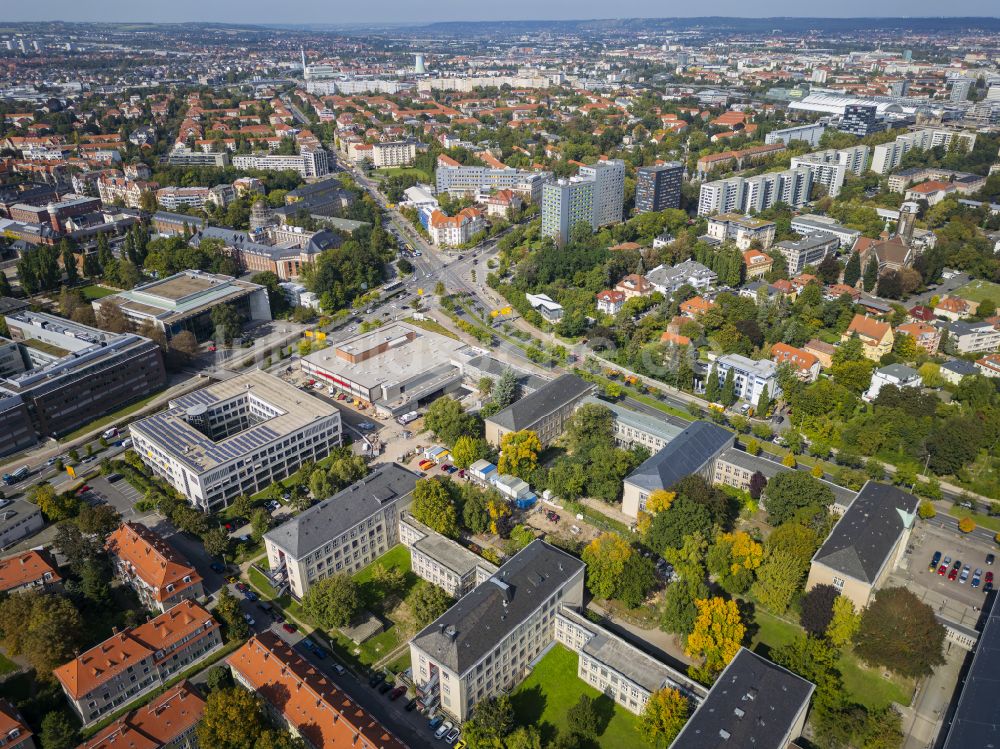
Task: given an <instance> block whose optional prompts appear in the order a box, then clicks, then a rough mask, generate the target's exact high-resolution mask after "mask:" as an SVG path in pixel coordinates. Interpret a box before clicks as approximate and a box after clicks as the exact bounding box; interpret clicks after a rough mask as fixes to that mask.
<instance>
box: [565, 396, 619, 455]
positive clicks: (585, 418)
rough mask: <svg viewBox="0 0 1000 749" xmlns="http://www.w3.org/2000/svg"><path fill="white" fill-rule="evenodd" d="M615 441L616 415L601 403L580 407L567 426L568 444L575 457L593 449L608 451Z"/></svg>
mask: <svg viewBox="0 0 1000 749" xmlns="http://www.w3.org/2000/svg"><path fill="white" fill-rule="evenodd" d="M614 440H615V417H614V413H613V412H612V411H611V409H610V408H608V407H607V406H602V405H600V404H599V403H587V404H584V405H583V406H580V408H578V409H577V410H576V411H575V412H574V413H573V416H572V417H571V418H570V420H569V423H567V425H566V444H567V445H568V446H569V450H570V452H571V453H573V454H574V455H586V454H588V453H589V452H590V451H591V450H593V449H607V448H608V447H610V446H612V445H613V444H614Z"/></svg>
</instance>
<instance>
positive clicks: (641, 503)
mask: <svg viewBox="0 0 1000 749" xmlns="http://www.w3.org/2000/svg"><path fill="white" fill-rule="evenodd" d="M735 441H736V438H735V437H734V436H733V433H732V432H730V431H729V430H727V429H723V428H722V427H720V426H717V425H716V424H713V423H711V422H710V421H696V422H694V423H692V424H691V425H689V426H687V427H685V429H684V430H683V431H682V432H681V433H680V434H678V435H677V436H676V437H674V438H673V439H672V440H671V441H670V442H669V443H668V444H667V445H666V447H664V448H663V449H662V450H660V451H659V452H658V453H655V454H654V455H652V456H651V457H649V458H648V459H647V460H645V461H644V462H643V463H642V464H641V465H640V466H639V467H638V468H636V469H635V470H634V471H632V473H630V474H629V475H628V476H627V477H626V478H625V481H624V486H623V491H622V512H624V513H625V514H626V515H628V516H629V517H631V518H636V517H638V516H639V512H640V511H642V510H645V508H646V501H647V500H648V499H649V495H650V494H652V493H653V492H655V491H656V490H658V489H669V488H670V487H671V486H673V485H674V484H676V483H677V482H678V481H680V480H681V479H682V478H684V477H685V476H690V475H691V474H698V475H700V476H702V477H703V478H704V479H705V480H706V481H711V480H712V476H713V475H714V473H715V461H716V459H717V458H718V457H719V456H720V455H721V454H722V452H723V451H724V450H726V449H728V448H730V447H732V446H733V444H734V443H735Z"/></svg>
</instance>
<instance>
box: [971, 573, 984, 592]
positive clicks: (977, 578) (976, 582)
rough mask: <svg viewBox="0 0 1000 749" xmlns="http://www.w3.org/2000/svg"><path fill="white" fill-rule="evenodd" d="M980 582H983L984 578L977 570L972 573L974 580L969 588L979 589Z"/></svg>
mask: <svg viewBox="0 0 1000 749" xmlns="http://www.w3.org/2000/svg"><path fill="white" fill-rule="evenodd" d="M980 582H982V577H981V576H980V574H979V570H976V571H975V572H973V573H972V580H971V581H970V582H969V587H972V588H978V587H979V583H980Z"/></svg>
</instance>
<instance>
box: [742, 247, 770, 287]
mask: <svg viewBox="0 0 1000 749" xmlns="http://www.w3.org/2000/svg"><path fill="white" fill-rule="evenodd" d="M743 264H744V265H745V266H746V269H747V270H746V280H747V281H752V280H754V279H757V278H763V277H764V276H766V275H767V274H768V273H770V272H771V268H773V267H774V259H773V258H772V257H771V256H770V255H768V254H767V253H765V252H761V251H760V250H744V252H743Z"/></svg>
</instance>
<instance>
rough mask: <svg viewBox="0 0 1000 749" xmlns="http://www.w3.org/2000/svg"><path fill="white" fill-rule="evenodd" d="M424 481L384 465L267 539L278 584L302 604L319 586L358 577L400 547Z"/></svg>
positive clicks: (273, 574)
mask: <svg viewBox="0 0 1000 749" xmlns="http://www.w3.org/2000/svg"><path fill="white" fill-rule="evenodd" d="M418 478H419V476H417V474H415V473H413V472H411V471H409V470H407V469H406V468H404V467H403V466H401V465H399V464H398V463H384V464H381V465H379V466H377V467H376V468H375V470H374V471H372V472H371V473H370V474H368V475H367V476H366V477H365V478H363V479H360V480H359V481H355V482H354V483H353V484H351V485H350V486H349V487H347V488H346V489H344V490H342V491H340V492H338V493H337V494H335V495H333V496H332V497H329V498H327V499H324V500H322V501H321V502H319V503H318V504H315V505H313V506H312V507H310V508H309V509H308V510H306V511H305V512H303V513H301V514H299V515H297V516H296V517H294V518H292V519H291V520H289V521H288V522H286V523H283V524H282V525H279V526H278V527H277V528H272V529H271V530H269V531H268V532H267V533H265V534H264V547H265V548H266V549H267V559H268V562H269V564H270V569H271V573H272V576H273V579H274V581H275V582H276V583H277V584H278V585H279V586H282V587H283V586H284V585H287V586H288V587H289V589H290V592H291V594H292V595H293V596H295V598H296V599H301V598H302V597H303V596H304V595H305V594H306V593H308V592H309V588H310V587H312V585H313V584H314V583H315V582H317V581H318V580H323V579H325V578H327V577H330V576H331V575H335V574H338V573H347V574H353V573H355V572H357V571H358V570H360V569H361V568H362V567H365V566H367V565H368V564H370V563H371V562H373V561H374V560H375V559H377V558H378V557H380V556H381V555H382V554H384V553H385V552H387V551H388V550H389V549H391V548H392V547H393V546H395V545H396V544H397V543H398V542H399V537H400V534H399V516H400V513H401V512H402V511H403V510H404V509H406V507H407V506H408V505H409V503H410V495H411V493H412V492H413V487H414V485H415V484H416V482H417V479H418Z"/></svg>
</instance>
